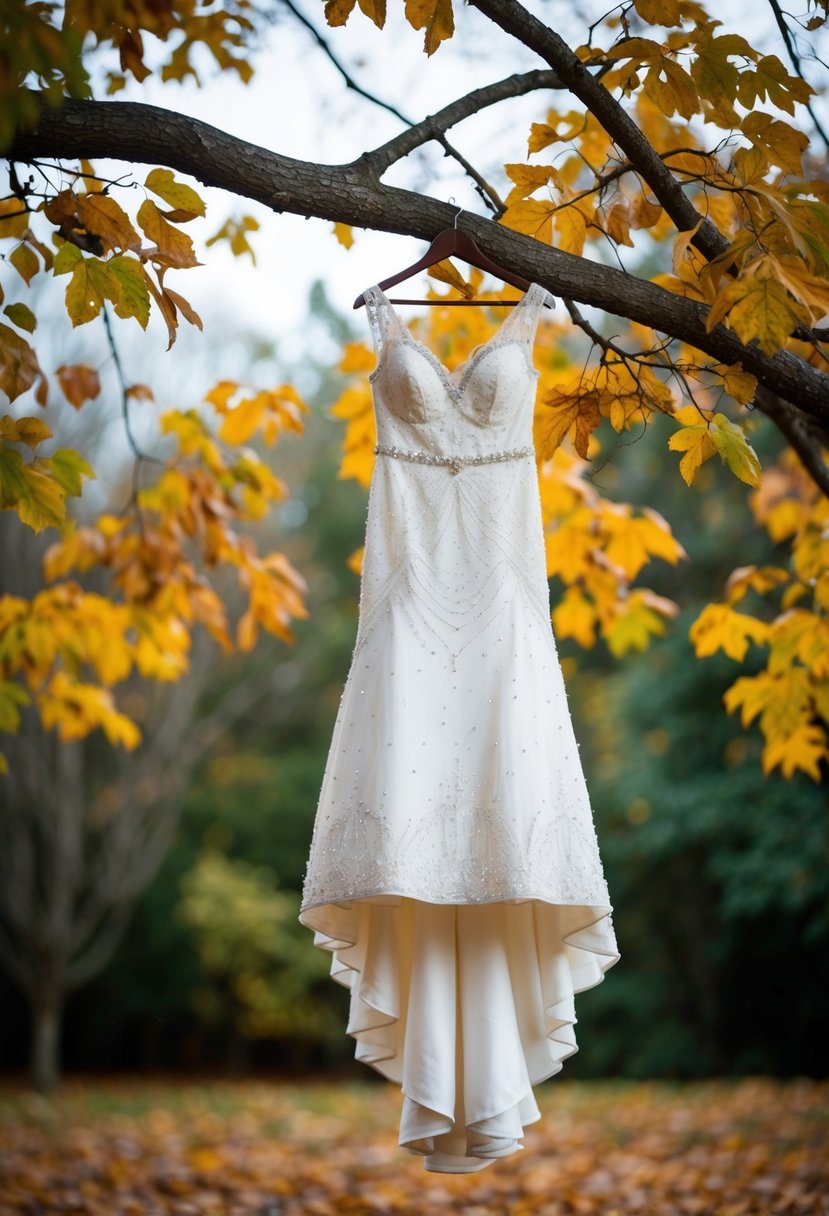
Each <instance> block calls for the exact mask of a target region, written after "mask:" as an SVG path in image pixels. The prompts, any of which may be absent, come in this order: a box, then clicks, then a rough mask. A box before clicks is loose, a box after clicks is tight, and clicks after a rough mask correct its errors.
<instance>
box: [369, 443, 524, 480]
mask: <svg viewBox="0 0 829 1216" xmlns="http://www.w3.org/2000/svg"><path fill="white" fill-rule="evenodd" d="M374 451H375V454H379V455H382V456H395V457H396V458H397V459H398V460H411V461H414V462H415V463H417V464H445V465H448V466H449V468H450V469H451V470H452V472H453V473H460V471H461V469H462V468H463V467H464V465H468V464H492V463H493V462H495V461H499V460H519V459H520V458H521V457H522V456H534V455H535V449H534V448H530V447H523V448H512V449H510V450H506V451H500V452H484V453H482V454H480V455H478V456H441V455H440V454H439V453H437V452H407V451H405V450H404V449H403V448H398V447H395V446H393V445H391V444H383V443H378V444H377V445H376V446H375V448H374Z"/></svg>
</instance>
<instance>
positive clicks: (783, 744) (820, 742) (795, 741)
mask: <svg viewBox="0 0 829 1216" xmlns="http://www.w3.org/2000/svg"><path fill="white" fill-rule="evenodd" d="M821 760H823V761H826V760H829V747H828V746H827V737H826V733H825V731H824V730H823V729H822V728H821V727H820V726H818V725H817V724H816V723H803V725H802V726H799V727H798V728H797V730H796V731H793V732H792V734H790V735H786V736H783V737H781V738H777V739H772V740H770V741H769V742H768V743H767V744H766V746H765V747H764V748H763V772H764V773H770V772H771V771H772V770H773V769H774V768H776V767H777V765H778V764H779V765H780V768H781V770H782V773H783V776H784V777H788V778H791V777H793V776H794V774H795V773H796V772H798V771H799V772H803V773H806V774H807V776H809V777H811V778H812V780H813V781H816V782H818V783H820V781H821V769H820V763H821Z"/></svg>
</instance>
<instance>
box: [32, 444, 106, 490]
mask: <svg viewBox="0 0 829 1216" xmlns="http://www.w3.org/2000/svg"><path fill="white" fill-rule="evenodd" d="M42 463H43V464H44V465H46V467H47V468H48V470H49V472H50V473H51V474H52V476H53V477H54V479H55V481H57V482H58V484H59V485H61V486H63V488H64V490H65V491H66V493H67V494H69V495H71V496H72V497H77V496H78V495H80V494H82V493H83V478H84V477H93V478H94V476H95V470H94V469H93V468H92V465H91V464H90V463H89V461H87V460H84V458H83V456H81V455H80V454H79V453H78V452H75V451H73V450H72V448H58V449H57V451H56V452H53V453H52V455H51V456H49V457H48V459H46V460H45V461H42Z"/></svg>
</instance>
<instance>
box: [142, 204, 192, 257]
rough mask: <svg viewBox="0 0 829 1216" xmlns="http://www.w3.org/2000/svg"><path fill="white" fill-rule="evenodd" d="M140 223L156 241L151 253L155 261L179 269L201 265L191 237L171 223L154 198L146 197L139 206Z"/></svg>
mask: <svg viewBox="0 0 829 1216" xmlns="http://www.w3.org/2000/svg"><path fill="white" fill-rule="evenodd" d="M138 223H139V224H140V225H141V227H142V229H143V230H144V232H145V233H146V234H147V236H148V238H149V239H150V240H151V241H154V242H155V245H156V249H155V250H154V251H152V252H151V253H150V254H149V256H150V257H151V258H152V259H153V260H154V261H160V262H162V263H164V264H165V265H167V266H175V267H177V268H179V269H183V268H185V267H187V266H199V265H201V263H200V262H198V261H197V259H196V255H195V253H194V251H193V242H192V240H191V239H190V237H189V236H188V235H187V233H186V232H180V231H179V230H178V228H176V227H175V225H174V224H171V223H169V221H168V220H167V219H165V217H164V215H163V214H162V213H161V211H159V209H158V207H156V205H155V203H154V202H153V201H152V199H149V198H147V199H145V200H144V202H143V203H142V204H141V206H140V207H139V209H138Z"/></svg>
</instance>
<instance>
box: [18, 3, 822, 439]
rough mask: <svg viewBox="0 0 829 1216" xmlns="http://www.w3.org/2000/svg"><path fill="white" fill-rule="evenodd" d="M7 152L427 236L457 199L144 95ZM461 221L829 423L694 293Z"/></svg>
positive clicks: (798, 369) (541, 274)
mask: <svg viewBox="0 0 829 1216" xmlns="http://www.w3.org/2000/svg"><path fill="white" fill-rule="evenodd" d="M487 2H489V0H487ZM407 135H409V133H408V132H406V133H404V135H403V136H401V137H400V138H405V137H406V136H407ZM8 155H9V158H10V159H11V160H15V161H27V160H29V159H31V158H34V157H38V156H54V157H58V158H77V157H84V158H87V159H93V158H95V157H107V158H113V159H120V160H126V161H128V162H131V163H136V162H137V163H145V164H151V165H166V166H167V167H169V168H171V169H177V170H179V171H180V172H182V173H186V174H190V175H191V176H193V177H195V178H197V179H198V180H199V181H201V182H203V183H204V184H205V185H207V186H218V187H219V188H221V189H224V190H228V191H230V192H231V193H232V194H234V195H237V196H242V197H246V198H251V199H254V200H256V201H258V202H261V203H264V204H265V205H266V206H269V207H272V208H273V209H274V210H275V211H290V212H293V213H295V214H297V215H304V216H316V217H318V218H320V219H329V220H332V221H334V220H339V221H341V222H343V223H346V224H352V225H354V226H356V227H363V228H371V229H375V230H379V231H385V232H397V233H404V234H406V235H407V236H415V237H421V238H423V239H424V240H432V239H433V238H434V236H435V235H436V234H437V233H438V232H439V231H440V230H441V228H445V227H449V226H450V225H451V223H452V221H453V217H454V208H453V207H452V206H451V205H450V204H447V203H444V202H442V201H440V200H438V199H433V198H429V197H428V196H425V195H421V194H417V193H414V192H412V191H409V190H402V189H399V188H397V187H392V186H385V185H382V184H381V183H380V182H379V181H378V179H377V176H376V174H375V173H374V172H372V165H371V163H370V161H369V159H367V157H360V158H359V160H357V161H355V162H353V163H351V164H347V165H316V164H313V163H310V162H307V161H300V160H295V159H293V158H291V157H287V156H281V155H279V154H278V153H275V152H271V151H269V150H268V149H266V148H261V147H258V146H257V145H255V144H250V143H247V142H246V141H244V140H240V139H238V138H235V137H234V136H231V135H228V134H227V133H225V132H223V131H220V130H218V129H217V128H216V127H211V126H210V125H208V124H207V123H203V122H199V121H198V120H196V119H193V118H190V117H188V116H187V115H184V114H176V113H171V112H169V111H167V110H163V109H161V108H159V107H157V106H149V105H144V104H141V103H138V102H117V101H110V102H100V101H76V100H72V99H66V100H65V101H64V103H63V104H62V105H61V107H60V108H59V109H49V108H48V107H45V106H43V107H42V108H41V111H40V120H39V123H38V126H37V129H36V130H33V131H28V132H25V133H21V134H20V135H19V136H18V138H17V139H16V140H15V143H14V145H13V147H12V148H11V150H10V152H9V154H8ZM654 158H655V159H656V160H657V161H658V162H659V164H660V166H661V167H662V169H663V170H664V171H665V172H666V173H668V170H665V167H664V165H663V164H662V161H661V160H660V158H659V157H658V156H656V155H655V154H654ZM669 176H670V174H669ZM671 180H672V181H673V179H671ZM673 184H674V185H676V183H675V182H674V183H673ZM692 211H693V214H694V215H695V216H696V215H697V212H696V211H694V210H693V208H692ZM464 227H465V229H466V230H467V231H468V232H469V233H470V235H471V236H472V237H474V239H475V240H476V241H477V242H478V244H479V245H480V246H481V248H482V249H483V250H484V251H485V252H486V253H488V254H489V255H490V256H491V257H493V258H494V259H495V260H496V261H499V262H502V263H503V264H504V265H509V266H511V267H512V268H513V269H514V270H515V271H516V273H518V274H520V275H523V276H524V277H525V278H528V279H530V280H535V281H536V282H538V283H540V284H541V285H542V286H544V287H546V288H547V290H548V291H550V292H552V293H553V294H554V295H559V296H562V297H564V298H567V299H572V300H575V301H577V302H578V303H580V304H587V305H591V306H592V307H594V308H599V309H602V310H603V311H605V312H609V313H612V314H613V315H615V316H620V317H626V318H628V319H629V320H632V321H639V322H640V323H642V324H643V325H648V326H650V327H651V328H653V329H655V330H657V331H659V332H660V333H664V334H669V335H671V336H672V337H674V338H679V339H681V340H682V341H684V342H688V343H689V344H690V345H692V346H694V347H695V348H696V349H698V350H701V351H704V352H705V353H706V354H708V355H710V356H711V357H712V358H714V359H716V360H718V361H719V362H722V363H726V364H734V363H741V364H742V366H743V367H744V368H745V369H746V371H750V372H751V373H752V374H753V375H755V376H756V377H757V379H758V381H759V382H760V383H761V384H762V385H764V386H765V387H766V388H767V389H768V390H769V391H770V392H772V393H774V394H776V395H777V396H779V397H782V398H783V399H785V400H786V401H788V402H790V404H791V405H792V406H794V407H795V408H797V409H798V410H801V411H803V413H804V414H807V415H808V416H809V417H811V418H812V419H813V420H814V422H815V423H817V424H818V425H819V426H821V427H822V428H823V429H824V430H829V376H826V375H824V374H823V373H822V372H820V371H818V370H817V369H816V368H814V367H812V366H811V365H810V364H809V363H807V362H806V361H805V360H804V359H800V358H798V357H797V356H796V355H793V354H790V353H789V352H787V351H781V352H779V353H777V354H775V355H771V356H770V355H766V354H764V353H763V352H762V351H761V350H759V348H758V347H757V346H756V345H754V344H753V343H752V344H751V345H748V346H746V345H744V344H743V343H742V342H741V341H740V340H739V338H738V337H737V336H736V334H734V333H733V332H732V331H731V330H729V329H727V328H726V327H725V326H724V325H718V326H716V328H715V329H713V330H712V331H711V333H708V332H707V331H706V329H705V318H706V314H707V311H708V310H707V309H706V308H705V307H703V306H702V305H701V304H699V303H697V302H696V301H694V300H690V299H686V298H685V297H683V296H681V295H677V294H676V293H674V292H670V291H667V290H666V289H665V288H662V287H659V286H657V285H656V284H655V283H650V282H646V281H644V280H641V279H637V278H635V277H634V276H632V275H629V274H627V273H626V272H624V271H621V270H616V269H614V268H612V267H608V266H602V265H599V264H597V263H595V262H591V261H588V260H587V259H586V258H582V257H576V256H575V255H573V254H569V253H564V252H563V251H562V250H560V249H554V248H552V247H550V246H546V245H542V244H541V243H540V242H539V241H536V240H533V239H531V238H530V237H527V236H524V235H523V234H521V233H518V232H514V231H512V230H511V229H509V228H507V227H505V226H504V225H502V224H498V223H496V222H495V221H493V220H490V219H486V218H482V217H479V216H475V215H472V214H470V213H469V212H467V213H466V214H465V216H464Z"/></svg>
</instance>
